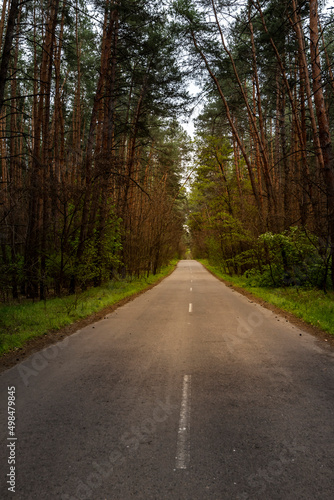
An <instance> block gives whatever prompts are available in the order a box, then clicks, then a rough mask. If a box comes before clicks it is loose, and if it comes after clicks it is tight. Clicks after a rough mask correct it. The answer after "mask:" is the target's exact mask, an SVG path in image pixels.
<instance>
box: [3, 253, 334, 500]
mask: <svg viewBox="0 0 334 500" xmlns="http://www.w3.org/2000/svg"><path fill="white" fill-rule="evenodd" d="M333 356H334V351H333V349H332V348H331V347H330V346H328V345H327V344H326V343H325V342H322V343H321V342H320V341H318V340H317V339H316V338H315V337H313V336H311V335H309V334H308V333H306V332H304V331H302V330H300V329H298V328H297V327H296V326H294V325H292V324H290V323H288V322H287V321H286V320H285V319H284V318H282V317H280V316H277V315H275V314H274V313H273V312H271V311H269V310H267V309H265V308H262V307H261V306H260V305H258V304H256V303H253V302H251V301H250V300H249V299H248V298H247V297H245V296H243V295H240V294H238V293H237V292H235V291H233V290H231V289H230V288H228V287H226V286H225V285H224V284H223V283H221V282H220V281H218V280H217V279H216V278H214V277H213V276H212V275H211V274H209V273H208V272H207V271H206V270H205V269H204V268H203V267H202V266H201V264H199V263H197V262H196V261H192V260H188V261H186V260H184V261H181V262H180V263H179V265H178V267H177V269H176V270H175V271H174V273H173V274H172V275H171V276H169V277H168V278H167V279H165V280H164V281H163V282H162V283H161V284H159V285H158V286H156V287H155V288H153V289H151V290H150V291H148V292H146V293H145V294H143V295H141V296H139V297H137V298H136V299H135V300H133V301H132V302H130V303H128V304H126V305H124V306H123V307H120V308H119V309H117V310H116V311H115V312H113V313H112V314H109V315H108V317H107V318H106V319H104V320H102V321H99V322H97V323H95V324H93V325H89V326H87V327H85V328H83V329H82V330H80V331H78V332H77V333H75V334H74V335H72V336H70V337H68V338H67V339H65V340H64V341H63V342H60V343H58V344H55V345H54V346H51V347H49V348H47V349H45V350H44V351H41V352H40V353H38V354H34V355H32V356H31V357H30V358H28V359H26V360H25V361H24V362H23V363H21V364H19V365H17V366H16V367H14V368H12V369H10V370H7V371H6V372H4V373H3V374H2V375H1V377H0V380H1V452H0V457H1V485H0V486H1V491H0V497H1V498H15V499H34V500H36V499H37V500H38V499H64V500H65V499H71V500H74V499H93V500H104V499H107V500H128V499H134V498H135V499H142V500H149V499H157V500H163V499H168V500H181V499H186V500H197V499H198V500H206V499H210V500H225V499H226V500H233V499H242V500H247V499H265V500H275V499H277V500H278V499H284V500H290V499H291V500H296V499H297V500H298V499H303V500H307V499H310V500H314V499H319V500H326V499H328V500H329V499H331V500H332V499H333V498H334V390H333V389H334V383H333V382H334V357H333ZM8 387H10V388H12V387H13V388H14V389H12V390H11V391H9V392H10V393H11V394H10V400H11V401H14V399H13V398H14V397H15V418H16V420H15V424H16V426H15V429H14V428H12V429H11V431H12V436H9V434H8V433H9V431H8V429H7V396H8ZM14 392H15V394H14ZM10 409H11V415H13V412H12V409H13V404H12V403H11V406H10ZM11 421H13V418H12V417H11ZM10 427H12V426H10ZM8 460H9V461H11V460H14V461H15V465H13V464H14V462H12V464H11V465H12V467H15V469H11V470H10V466H11V465H10V464H8ZM7 474H9V476H7ZM7 481H9V482H7ZM10 481H12V483H11V482H10ZM11 484H15V486H14V489H15V494H14V493H12V492H11V491H8V488H10V487H11Z"/></svg>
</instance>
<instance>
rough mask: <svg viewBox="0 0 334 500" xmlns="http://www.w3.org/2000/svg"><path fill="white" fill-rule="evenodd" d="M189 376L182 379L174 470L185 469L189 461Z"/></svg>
mask: <svg viewBox="0 0 334 500" xmlns="http://www.w3.org/2000/svg"><path fill="white" fill-rule="evenodd" d="M190 403H191V375H185V376H184V377H183V387H182V401H181V410H180V421H179V430H178V437H177V447H176V457H175V458H176V465H175V467H176V469H186V468H187V466H188V464H189V460H190Z"/></svg>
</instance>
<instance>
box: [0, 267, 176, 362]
mask: <svg viewBox="0 0 334 500" xmlns="http://www.w3.org/2000/svg"><path fill="white" fill-rule="evenodd" d="M176 264H177V261H176V260H175V261H173V262H171V264H170V265H168V266H166V267H164V268H162V269H161V271H160V272H159V273H158V274H156V275H150V276H149V277H147V278H139V279H125V280H120V281H111V282H109V283H107V284H105V285H104V286H101V287H98V288H91V289H89V290H87V291H86V292H82V293H79V294H76V295H71V296H66V297H63V298H55V299H50V300H47V301H46V302H35V303H31V302H26V303H23V304H10V305H6V304H1V305H0V356H1V355H3V354H5V353H8V352H10V351H13V350H15V349H18V348H20V347H22V346H24V345H25V344H26V343H27V342H28V341H29V340H31V339H33V338H36V337H41V336H43V335H46V334H48V333H49V332H51V331H57V330H60V329H62V328H64V327H66V326H67V325H71V324H72V323H75V322H76V321H79V320H82V319H83V318H87V317H89V316H90V315H92V314H94V313H96V312H98V311H101V310H102V309H104V308H106V307H109V306H112V305H116V304H117V303H119V302H120V301H122V300H123V299H125V298H127V297H131V296H133V295H137V294H138V293H140V292H142V291H144V290H145V289H148V288H150V287H151V286H152V285H154V284H156V283H157V282H159V281H160V280H161V279H162V278H164V277H166V276H168V274H170V273H171V272H172V271H173V270H174V268H175V266H176Z"/></svg>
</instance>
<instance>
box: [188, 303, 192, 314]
mask: <svg viewBox="0 0 334 500" xmlns="http://www.w3.org/2000/svg"><path fill="white" fill-rule="evenodd" d="M189 312H190V313H191V312H193V305H192V304H189Z"/></svg>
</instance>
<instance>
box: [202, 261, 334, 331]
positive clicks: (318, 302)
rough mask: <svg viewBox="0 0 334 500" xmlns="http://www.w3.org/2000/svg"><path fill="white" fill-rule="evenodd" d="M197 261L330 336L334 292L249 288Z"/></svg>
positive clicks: (240, 280) (333, 328)
mask: <svg viewBox="0 0 334 500" xmlns="http://www.w3.org/2000/svg"><path fill="white" fill-rule="evenodd" d="M198 261H199V262H201V264H203V265H204V266H205V267H206V268H207V269H208V270H209V271H210V272H211V273H212V274H214V275H215V276H217V277H218V278H221V279H222V280H223V281H225V282H226V283H227V284H231V285H234V286H237V287H240V288H243V289H244V290H247V291H248V292H250V293H251V294H253V295H254V296H255V297H259V298H261V299H263V300H264V301H265V302H268V303H269V304H272V305H274V306H276V307H278V308H279V309H282V310H283V311H287V312H289V313H292V314H293V315H294V316H296V317H297V318H300V319H302V320H303V321H305V322H306V323H309V324H310V325H312V326H315V327H317V328H320V329H321V330H324V331H325V332H328V333H330V334H331V335H333V336H334V292H328V293H327V294H324V292H322V291H320V290H316V289H305V288H295V287H287V288H263V287H261V288H260V287H253V286H250V285H248V284H247V279H246V278H244V277H242V276H229V275H227V274H224V273H223V272H222V270H221V269H220V268H219V267H217V266H212V265H211V264H209V262H208V261H207V260H206V259H198Z"/></svg>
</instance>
